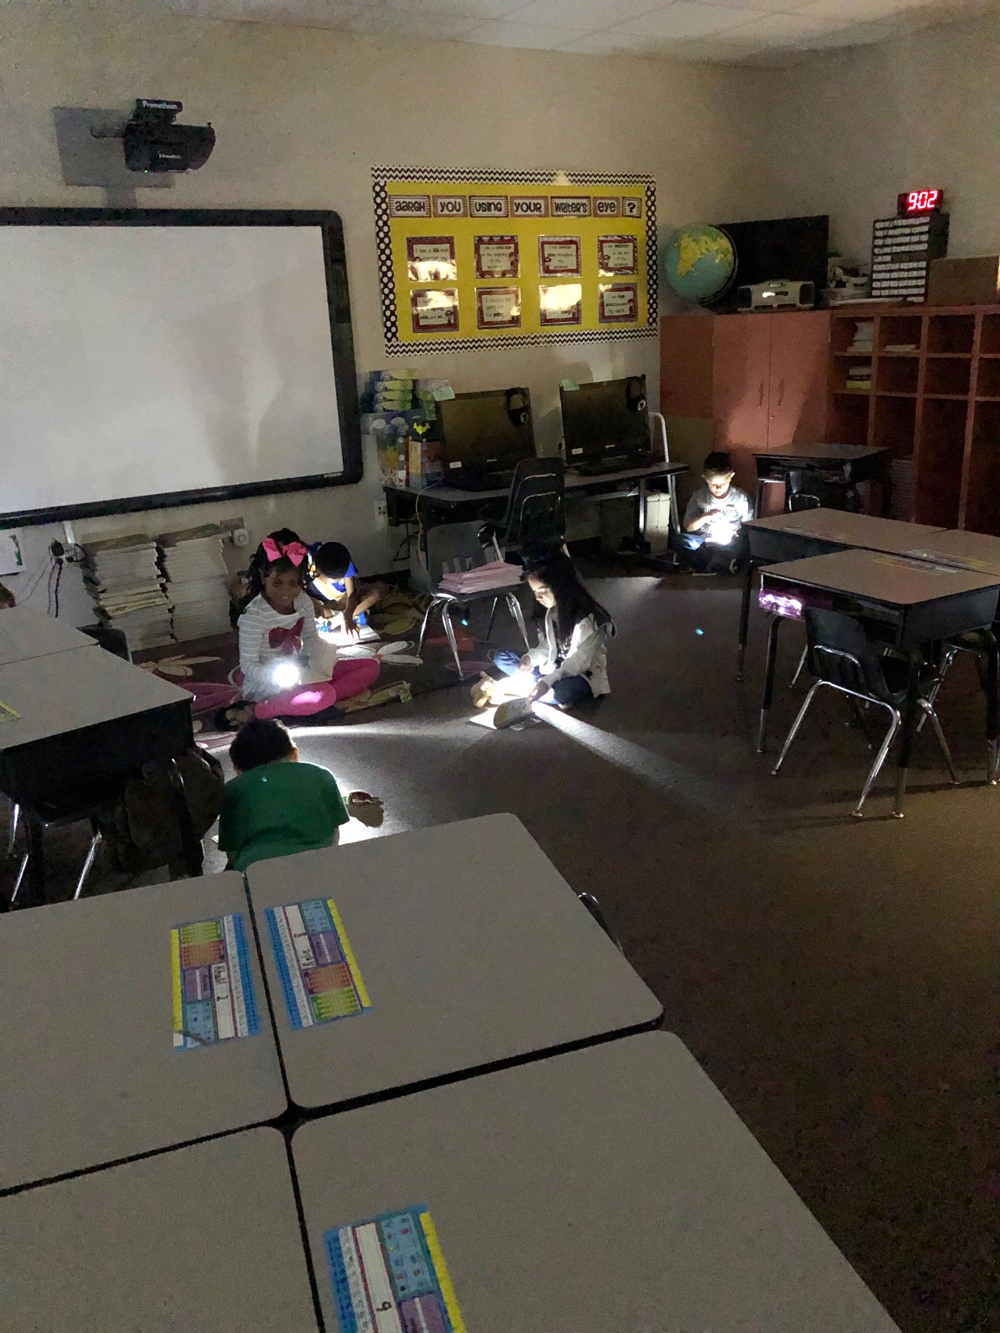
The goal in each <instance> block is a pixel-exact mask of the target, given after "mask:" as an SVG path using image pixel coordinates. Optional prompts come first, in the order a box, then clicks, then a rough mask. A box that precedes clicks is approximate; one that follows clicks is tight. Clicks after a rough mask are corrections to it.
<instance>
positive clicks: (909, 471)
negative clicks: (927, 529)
mask: <svg viewBox="0 0 1000 1333" xmlns="http://www.w3.org/2000/svg"><path fill="white" fill-rule="evenodd" d="M889 483H890V487H891V490H890V500H889V517H890V518H898V519H900V520H901V522H903V523H912V522H913V508H914V499H915V495H914V486H913V459H912V458H894V459H893V460H892V461H891V463H890V464H889Z"/></svg>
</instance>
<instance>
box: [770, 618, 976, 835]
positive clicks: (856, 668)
mask: <svg viewBox="0 0 1000 1333" xmlns="http://www.w3.org/2000/svg"><path fill="white" fill-rule="evenodd" d="M805 621H806V639H807V651H808V654H809V668H810V670H811V671H812V673H813V675H814V676H816V677H817V680H816V683H815V684H814V685H813V687H812V689H811V690H810V691H809V693H808V694H807V695H806V698H805V702H804V703H803V705H802V707H801V708H800V709H799V713H798V716H797V717H796V719H795V721H794V722H793V723H792V729H791V731H790V732H789V733H788V736H787V737H786V739H785V743H784V745H783V746H782V749H781V754H780V755H779V756H778V762H777V763H776V764H775V766H774V768H773V769H772V772H773V774H774V776H775V777H777V775H778V773H779V771H780V769H781V765H782V764H783V763H784V762H785V756H786V755H787V754H788V751H789V750H790V749H791V745H792V741H794V739H795V737H796V735H797V734H798V731H799V728H800V727H801V726H802V722H803V720H804V718H805V715H806V713H807V712H808V711H809V706H810V704H811V703H812V701H813V699H814V698H815V696H816V692H817V690H819V689H820V688H821V687H822V686H824V685H825V686H827V687H828V688H829V689H831V690H837V691H838V692H839V693H840V694H846V695H847V696H848V698H850V699H851V700H852V702H854V703H855V706H856V705H857V703H858V702H861V703H864V704H874V705H875V706H876V707H878V708H884V709H885V710H886V712H887V713H888V714H889V716H890V722H889V730H888V731H887V732H886V734H885V739H884V740H883V741H882V744H881V745H880V746H879V749H878V752H877V754H876V755H875V761H874V763H873V764H872V766H871V768H870V769H869V770H868V776H867V778H866V779H865V785H864V788H863V789H862V792H861V799H860V800H859V801H858V803H857V805H856V806H855V808H854V809H853V810H852V811H851V813H852V814H853V815H855V816H857V818H859V819H860V818H861V816H862V813H863V812H862V807H863V805H864V803H865V800H866V798H867V796H868V793H869V792H870V791H871V789H872V784H873V783H874V781H875V779H876V778H877V777H878V775H879V772H880V771H881V768H882V765H883V764H884V763H885V761H886V756H887V755H888V753H889V747H890V746H891V745H892V742H893V740H894V739H895V736H896V732H897V731H898V730H899V728H900V727H901V726H902V720H903V719H902V711H901V710H902V708H903V705H904V703H905V701H906V684H907V676H908V670H909V668H908V664H907V663H906V662H902V661H900V660H899V659H898V658H893V657H879V656H878V654H877V653H876V651H875V647H874V645H873V643H872V641H871V639H870V638H869V637H868V634H867V633H866V631H865V629H864V626H863V625H862V624H861V622H860V621H858V620H855V619H854V617H853V616H848V615H845V614H844V613H843V612H842V611H824V610H819V609H818V608H816V607H806V609H805ZM939 687H940V673H939V672H938V671H937V669H936V668H933V667H922V668H921V674H920V681H919V684H918V693H917V707H918V708H919V709H920V710H921V712H922V713H923V714H924V716H925V717H928V718H930V722H931V726H932V727H933V728H934V734H935V736H936V737H937V742H938V745H939V746H940V747H941V753H942V754H943V755H944V758H945V762H946V763H947V765H948V772H949V773H950V774H951V780H952V782H953V783H957V782H958V779H957V778H956V776H955V767H954V765H953V764H952V761H951V751H950V750H949V749H948V742H947V741H946V740H945V738H944V732H943V731H942V730H941V723H940V722H939V721H938V717H937V713H935V711H934V704H933V699H934V696H935V694H936V692H937V688H939ZM894 813H895V815H896V818H897V819H902V817H903V809H902V793H901V792H900V791H899V789H898V788H897V792H896V808H895V811H894Z"/></svg>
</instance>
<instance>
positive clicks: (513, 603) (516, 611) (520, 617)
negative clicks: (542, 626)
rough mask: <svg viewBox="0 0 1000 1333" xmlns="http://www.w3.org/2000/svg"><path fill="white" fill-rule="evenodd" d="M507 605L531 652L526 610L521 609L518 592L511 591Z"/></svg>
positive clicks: (525, 644) (526, 646)
mask: <svg viewBox="0 0 1000 1333" xmlns="http://www.w3.org/2000/svg"><path fill="white" fill-rule="evenodd" d="M507 605H508V607H509V608H510V613H511V615H512V616H513V617H514V623H515V624H516V625H517V628H518V629H519V630H520V631H521V638H522V639H523V640H524V646H525V648H526V649H527V650H528V652H529V653H530V652H531V644H530V643H529V641H528V630H527V627H526V626H525V623H524V612H523V611H522V610H521V603H520V602H519V601H518V600H517V594H516V593H513V592H509V593H508V594H507Z"/></svg>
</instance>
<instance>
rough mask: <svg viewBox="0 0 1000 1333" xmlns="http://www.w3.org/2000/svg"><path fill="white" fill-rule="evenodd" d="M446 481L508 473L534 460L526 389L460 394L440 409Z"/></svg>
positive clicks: (533, 438)
mask: <svg viewBox="0 0 1000 1333" xmlns="http://www.w3.org/2000/svg"><path fill="white" fill-rule="evenodd" d="M437 410H438V418H439V422H440V427H441V461H442V464H443V467H444V479H445V481H466V480H472V479H474V478H478V477H489V476H491V475H494V474H496V473H503V472H509V471H510V470H511V469H513V468H515V467H516V466H517V465H518V463H519V462H520V461H521V459H522V458H534V456H535V436H534V431H533V429H532V423H531V395H530V393H529V392H528V390H527V389H524V388H512V389H487V390H485V391H484V392H482V393H459V394H456V395H455V397H454V398H447V399H445V400H444V401H443V402H440V403H438V405H437Z"/></svg>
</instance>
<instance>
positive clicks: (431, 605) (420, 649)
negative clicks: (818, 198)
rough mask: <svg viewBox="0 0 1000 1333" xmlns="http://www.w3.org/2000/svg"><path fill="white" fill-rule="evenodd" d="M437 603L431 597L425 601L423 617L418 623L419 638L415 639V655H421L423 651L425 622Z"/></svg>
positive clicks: (425, 630)
mask: <svg viewBox="0 0 1000 1333" xmlns="http://www.w3.org/2000/svg"><path fill="white" fill-rule="evenodd" d="M436 605H437V603H436V602H434V601H433V599H432V600H431V601H430V602H428V603H427V610H426V611H425V612H424V618H423V621H422V622H421V625H420V638H419V639H418V640H417V656H418V657H421V656H422V655H423V651H424V635H425V634H426V633H427V622H428V620H430V618H431V612H432V611H433V610H434V607H435V606H436Z"/></svg>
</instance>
